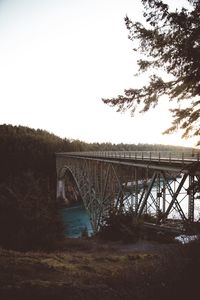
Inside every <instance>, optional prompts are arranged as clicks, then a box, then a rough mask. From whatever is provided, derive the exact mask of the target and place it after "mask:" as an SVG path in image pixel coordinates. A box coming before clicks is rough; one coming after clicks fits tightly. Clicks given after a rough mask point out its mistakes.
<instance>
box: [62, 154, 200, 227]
mask: <svg viewBox="0 0 200 300" xmlns="http://www.w3.org/2000/svg"><path fill="white" fill-rule="evenodd" d="M67 172H69V173H70V174H71V175H72V176H73V178H74V181H75V183H76V186H77V189H78V191H79V193H80V195H81V198H82V200H83V203H84V206H85V208H86V209H87V211H88V213H89V215H90V218H91V223H92V226H93V229H94V231H95V232H96V231H98V230H99V227H100V225H101V223H102V222H103V220H104V218H105V217H107V216H108V214H109V211H110V210H112V211H114V212H116V213H119V212H121V211H127V210H131V211H132V212H133V213H134V214H135V215H136V216H137V217H138V218H140V217H141V216H142V215H143V214H144V213H150V214H153V215H154V216H156V217H157V218H158V220H159V221H161V222H165V221H166V219H167V218H170V217H171V215H172V213H175V214H176V216H177V215H178V218H179V219H181V220H182V221H190V222H193V221H194V202H195V195H196V194H197V193H199V191H200V176H199V175H198V176H197V175H194V174H193V173H192V172H191V171H190V172H185V173H182V171H180V172H178V173H176V174H175V173H174V172H173V171H170V170H169V168H167V167H166V168H165V167H163V169H161V168H160V169H158V168H157V169H155V170H154V169H153V168H151V169H149V167H148V163H147V164H146V166H145V165H144V166H137V165H134V166H132V165H128V164H127V165H123V164H121V163H119V164H116V163H113V162H112V161H106V160H100V159H99V160H98V159H92V158H91V159H90V158H87V157H85V158H83V157H70V156H69V157H68V156H63V157H62V156H61V157H59V158H57V174H58V179H60V180H62V179H63V178H64V177H65V175H66V173H67ZM66 184H67V183H66ZM198 184H199V190H198ZM186 197H187V199H188V209H187V211H185V209H184V208H183V202H184V201H185V199H186Z"/></svg>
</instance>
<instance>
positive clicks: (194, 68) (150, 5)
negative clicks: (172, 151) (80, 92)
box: [102, 0, 200, 145]
mask: <svg viewBox="0 0 200 300" xmlns="http://www.w3.org/2000/svg"><path fill="white" fill-rule="evenodd" d="M141 1H142V4H143V6H144V9H145V12H144V19H145V25H143V24H142V23H140V22H133V21H131V20H130V19H129V18H128V17H127V16H126V17H125V24H126V26H127V29H128V30H129V39H130V40H131V41H133V43H134V51H137V53H139V54H140V55H141V59H139V60H138V68H139V74H141V73H144V72H147V71H148V72H150V75H149V82H148V83H147V84H146V85H144V86H143V87H141V88H133V89H127V90H124V95H119V96H118V97H116V98H112V99H102V100H103V101H104V103H106V104H109V105H111V106H116V107H117V109H118V111H125V110H130V111H131V112H132V114H134V113H135V111H136V110H137V111H138V110H139V111H140V112H146V111H148V110H149V109H150V108H152V107H155V106H156V105H157V104H158V102H159V100H161V99H162V97H161V96H163V95H168V97H169V100H173V101H176V103H177V104H178V106H177V108H175V109H171V112H172V114H173V122H172V126H171V127H170V128H169V129H167V130H166V131H165V133H171V132H174V131H175V130H177V129H182V130H183V135H182V137H183V138H188V137H192V136H200V22H199V20H200V1H199V0H187V1H188V8H182V9H180V10H178V9H176V11H173V12H172V11H170V9H169V6H168V5H167V4H166V3H164V2H163V1H159V0H141ZM160 73H161V74H162V75H161V76H160V75H159V74H160ZM163 74H164V75H163ZM166 74H167V76H165V75H166ZM197 145H200V140H199V141H198V144H197Z"/></svg>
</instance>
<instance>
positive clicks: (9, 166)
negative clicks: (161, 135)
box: [0, 125, 187, 250]
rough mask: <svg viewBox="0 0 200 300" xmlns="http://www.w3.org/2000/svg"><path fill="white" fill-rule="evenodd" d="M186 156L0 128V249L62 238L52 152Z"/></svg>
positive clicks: (39, 245) (171, 148) (170, 148)
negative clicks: (114, 152)
mask: <svg viewBox="0 0 200 300" xmlns="http://www.w3.org/2000/svg"><path fill="white" fill-rule="evenodd" d="M110 150H112V151H115V150H118V151H128V150H132V151H136V150H137V151H141V150H144V151H162V150H165V151H185V150H187V148H183V147H175V146H165V145H148V144H139V145H134V144H132V145H128V144H111V143H101V144H100V143H91V144H89V143H85V142H82V141H79V140H69V139H62V138H60V137H57V136H56V135H54V134H51V133H49V132H47V131H44V130H39V129H38V130H34V129H31V128H28V127H24V126H12V125H0V245H2V246H5V247H8V248H17V249H22V250H24V249H38V248H43V247H45V248H50V247H51V246H52V245H53V244H54V242H56V241H57V240H60V239H62V238H63V237H64V234H63V225H62V220H61V218H60V215H59V211H58V208H57V206H56V191H55V189H56V164H55V152H68V151H110Z"/></svg>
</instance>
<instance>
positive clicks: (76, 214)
mask: <svg viewBox="0 0 200 300" xmlns="http://www.w3.org/2000/svg"><path fill="white" fill-rule="evenodd" d="M62 217H63V222H64V233H65V235H66V236H68V237H73V238H78V237H81V236H82V234H83V232H85V231H87V233H88V236H91V235H92V233H93V230H92V226H91V223H90V218H89V215H88V213H87V211H86V209H85V208H84V206H83V205H77V206H74V207H70V208H63V209H62Z"/></svg>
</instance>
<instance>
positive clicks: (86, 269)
mask: <svg viewBox="0 0 200 300" xmlns="http://www.w3.org/2000/svg"><path fill="white" fill-rule="evenodd" d="M158 247H159V246H158ZM61 248H62V247H61V245H60V247H58V249H57V250H54V251H53V252H50V253H47V252H42V251H41V252H26V253H21V252H16V251H9V250H5V249H0V299H1V300H2V299H9V300H10V299H20V300H22V299H36V300H37V299H55V300H57V299H73V300H74V299H78V300H80V299H84V300H87V299H104V300H105V299H109V300H110V299H124V300H125V299H138V300H140V299H141V300H142V299H148V300H150V299H159V297H160V295H161V294H162V299H167V296H169V294H170V295H171V296H170V298H168V299H175V298H172V297H173V292H174V287H177V289H178V288H179V285H180V284H181V283H184V282H185V281H187V285H188V286H189V284H188V277H187V276H186V275H187V274H192V273H194V272H196V269H197V268H195V270H194V265H192V260H191V258H190V256H189V255H188V253H190V251H189V250H187V251H185V250H183V248H182V247H177V246H176V245H171V246H170V245H168V248H165V251H164V252H163V251H160V252H159V251H151V252H149V251H144V250H143V251H136V250H130V249H129V250H127V251H125V250H124V251H120V250H118V249H120V247H119V245H117V244H113V243H111V244H106V245H102V244H100V243H99V242H97V241H90V240H66V242H65V244H64V245H63V249H64V250H62V249H61ZM67 248H68V249H67ZM186 252H187V253H186ZM198 263H199V265H200V262H199V261H198ZM196 264H197V262H196ZM175 266H176V267H175ZM155 293H156V294H155ZM184 294H186V293H184ZM184 294H183V296H184ZM179 295H180V293H179ZM183 296H182V298H180V299H183ZM176 299H179V298H176Z"/></svg>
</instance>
